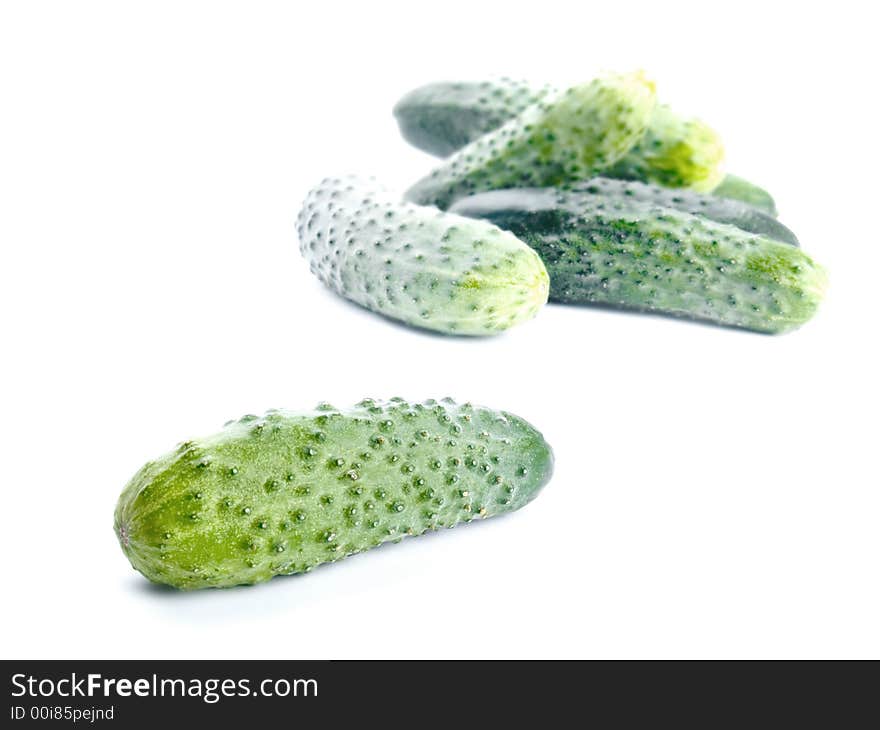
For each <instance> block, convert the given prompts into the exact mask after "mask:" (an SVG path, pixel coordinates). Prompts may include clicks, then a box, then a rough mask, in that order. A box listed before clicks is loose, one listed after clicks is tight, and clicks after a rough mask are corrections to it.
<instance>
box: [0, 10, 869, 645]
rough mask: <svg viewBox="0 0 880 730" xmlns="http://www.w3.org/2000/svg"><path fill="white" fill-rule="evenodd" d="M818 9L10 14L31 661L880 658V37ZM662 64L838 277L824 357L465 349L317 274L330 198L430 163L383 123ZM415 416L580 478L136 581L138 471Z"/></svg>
mask: <svg viewBox="0 0 880 730" xmlns="http://www.w3.org/2000/svg"><path fill="white" fill-rule="evenodd" d="M815 5H818V4H815ZM815 5H814V4H812V3H801V4H798V5H797V6H796V7H795V6H794V5H791V4H788V3H778V4H774V3H769V2H762V3H746V2H740V3H736V4H730V3H728V4H726V5H724V6H723V7H721V6H717V7H716V6H712V7H711V8H710V6H709V5H707V4H706V3H692V4H690V3H688V4H685V3H674V2H664V3H653V2H643V3H610V2H605V3H571V2H565V3H554V2H548V1H546V0H542V2H540V3H538V4H534V3H529V4H525V3H523V4H521V6H520V4H517V3H511V2H498V3H477V2H467V3H458V2H448V1H444V2H441V3H431V4H424V5H422V4H418V3H402V4H401V5H400V6H399V7H395V6H392V5H389V4H381V3H376V2H370V3H357V4H355V3H352V4H350V5H349V4H341V3H332V2H326V1H325V2H320V3H293V2H289V3H267V2H247V3H245V2H241V3H226V2H201V3H198V2H179V1H175V2H155V1H154V2H151V3H125V2H103V3H98V2H80V3H69V2H56V3H53V2H5V3H3V5H2V6H0V246H2V248H0V251H2V267H0V276H2V285H0V298H2V302H0V304H2V344H3V351H4V354H3V355H2V368H3V374H2V379H0V388H2V408H3V418H2V422H0V429H2V445H3V456H2V461H0V483H2V490H3V491H2V502H0V504H2V512H0V515H2V532H0V535H2V541H3V542H2V556H3V584H4V590H5V597H4V599H3V601H2V605H0V611H2V616H3V620H2V622H0V631H2V635H0V644H2V654H3V656H4V657H7V658H25V657H29V658H43V657H58V658H73V657H76V658H97V657H101V658H137V657H169V658H170V657H174V658H211V657H233V658H234V657H245V658H337V657H874V658H877V657H878V656H880V621H878V616H880V586H878V578H880V571H878V556H880V496H878V485H880V480H878V453H877V445H878V426H877V423H878V412H880V399H878V386H877V375H878V364H880V363H878V357H877V351H876V347H877V344H878V343H877V339H878V338H877V332H878V325H877V322H878V311H877V297H878V294H877V291H878V281H880V280H878V276H880V273H878V272H880V255H878V249H880V242H878V230H880V229H878V225H877V210H878V192H877V170H878V159H877V143H876V140H877V132H876V123H877V115H876V110H877V108H876V98H877V92H876V70H877V67H878V63H877V62H878V58H877V57H876V53H875V50H874V49H875V48H876V38H875V30H876V27H875V26H874V25H873V24H872V23H870V22H869V20H868V18H867V17H863V16H861V17H860V11H859V8H860V7H861V6H862V5H863V4H862V3H846V2H836V3H833V4H830V5H824V4H823V7H826V8H827V9H826V11H825V12H823V13H820V12H818V11H817V10H815V9H814V8H815ZM514 6H517V7H514ZM780 8H784V9H780ZM638 67H643V68H645V69H647V70H648V72H649V73H650V75H651V76H652V77H653V78H654V79H655V80H656V81H657V85H658V91H659V94H660V96H661V97H662V98H663V99H664V100H665V101H669V102H671V103H673V104H675V105H676V106H677V107H678V108H680V109H682V110H684V111H691V112H697V113H699V114H700V115H701V116H702V117H704V118H705V119H706V120H707V121H708V122H710V123H711V124H713V125H714V126H716V127H717V128H718V129H719V130H720V132H721V133H722V134H723V136H724V138H725V140H726V145H727V150H728V161H729V169H730V170H732V171H735V172H737V173H739V174H741V175H743V176H746V177H748V178H750V179H753V180H755V181H756V182H759V183H761V184H763V185H765V186H766V187H768V188H769V189H770V190H771V191H772V192H773V193H774V194H775V195H776V197H777V200H778V203H779V207H780V210H781V213H782V220H783V221H784V222H785V223H787V224H788V225H790V226H791V227H792V228H793V229H794V230H795V231H796V232H797V233H798V235H799V236H800V238H801V241H802V243H803V245H804V247H805V249H806V250H807V251H808V252H810V253H811V254H812V255H813V256H814V257H815V258H817V259H818V260H819V261H820V262H822V263H824V264H825V265H826V266H827V267H828V268H829V270H830V274H831V289H830V292H829V295H828V298H827V300H826V303H825V305H824V306H823V308H822V309H821V311H820V313H819V315H818V316H817V317H816V318H815V320H813V321H812V322H810V323H809V324H807V325H806V326H805V327H803V329H801V330H800V331H798V332H795V333H792V334H789V335H785V336H779V337H768V336H760V335H755V334H749V333H745V332H738V331H732V330H725V329H720V328H713V327H708V326H701V325H696V324H690V323H686V322H680V321H675V320H669V319H664V318H659V317H646V316H639V315H633V314H617V313H613V312H608V311H596V310H590V309H587V308H576V307H568V308H566V307H559V306H548V307H547V308H546V309H545V310H544V311H543V312H542V313H541V314H540V315H539V316H538V318H537V319H536V320H534V321H533V322H530V323H528V324H526V325H524V326H521V327H519V328H516V329H514V330H511V331H509V332H508V333H507V334H504V335H502V336H500V337H497V338H495V339H484V340H467V339H450V338H445V337H438V336H432V335H427V334H422V333H419V332H416V331H413V330H409V329H406V328H404V327H399V326H396V325H393V324H390V323H389V322H387V321H383V320H382V319H380V318H378V317H376V316H374V315H372V314H370V313H368V312H365V311H363V310H359V309H358V308H356V307H355V306H353V305H350V304H347V303H346V302H344V301H342V300H340V299H337V298H336V297H335V296H333V295H332V294H330V293H328V292H327V291H325V290H324V289H323V288H322V286H321V285H320V283H319V282H318V281H317V280H316V279H314V278H313V277H312V276H311V275H310V274H309V272H308V267H307V266H306V264H305V263H304V261H303V260H302V259H301V258H300V256H299V253H298V249H297V242H296V236H295V231H294V218H295V215H296V212H297V207H298V205H299V202H300V201H301V199H302V198H303V196H304V195H305V193H306V191H307V190H308V188H309V187H310V186H311V185H313V184H314V183H316V182H317V181H318V180H320V179H321V178H322V177H324V176H326V175H335V174H340V173H348V172H356V173H360V174H366V175H375V176H377V177H379V178H381V179H382V180H384V181H386V182H387V183H388V184H390V185H392V186H400V187H404V186H406V185H407V184H408V183H409V182H411V181H413V180H414V179H416V178H417V177H419V176H421V175H422V174H423V173H424V172H426V171H427V170H428V169H430V167H431V165H432V160H431V159H430V158H429V157H428V156H426V155H424V154H422V153H420V152H418V151H416V150H414V149H412V148H410V147H408V146H407V145H406V144H405V143H404V142H403V141H402V140H401V139H400V138H399V136H398V133H397V130H396V126H395V123H394V121H393V119H392V117H391V112H390V110H391V106H392V105H393V103H394V101H395V100H396V98H397V97H398V96H399V95H400V94H402V93H403V92H405V91H407V90H408V89H409V88H411V87H413V86H416V85H419V84H421V83H425V82H427V81H432V80H438V79H454V78H480V77H484V76H491V75H500V74H507V75H511V76H518V77H522V76H525V77H531V78H534V79H539V80H545V79H546V80H551V81H556V82H559V83H564V82H566V81H569V80H573V81H578V80H585V79H588V78H590V77H591V76H592V75H593V74H594V73H595V72H596V71H597V70H600V69H615V70H618V69H619V70H627V69H631V68H638ZM398 394H399V395H403V396H406V397H409V398H418V399H422V398H426V397H437V398H439V397H442V396H445V395H452V396H454V397H456V398H459V399H471V400H473V401H476V402H479V403H483V404H486V405H490V406H494V407H499V408H504V409H507V410H511V411H514V412H516V413H518V414H520V415H522V416H524V417H526V418H527V419H529V420H531V421H532V422H533V423H534V424H536V425H537V426H538V427H539V428H541V429H542V430H543V432H544V433H545V435H546V437H547V438H548V440H549V441H550V442H551V443H552V444H553V446H554V449H555V451H556V457H557V472H556V476H555V478H554V479H553V481H552V482H551V483H550V485H549V486H548V487H547V489H546V490H545V492H544V493H543V494H542V496H541V497H540V498H539V499H538V500H537V501H535V502H534V503H532V504H531V505H530V506H528V507H527V508H526V509H524V510H522V511H521V512H518V513H516V514H514V515H511V516H509V517H505V518H499V519H497V520H490V521H487V522H485V523H480V524H474V525H471V526H468V527H464V528H461V529H457V530H454V531H452V532H445V531H444V532H443V533H442V534H438V535H432V536H429V537H425V538H420V539H417V540H410V541H408V542H407V541H405V542H404V543H402V544H400V545H396V546H389V547H384V548H382V549H380V550H377V551H374V552H372V553H367V554H365V555H361V556H358V557H355V558H352V559H350V560H346V561H343V562H342V563H339V564H336V565H333V566H330V567H326V568H322V569H319V570H317V571H315V572H314V573H312V574H310V575H308V576H305V577H293V578H284V579H276V580H273V581H271V582H269V583H267V584H264V585H262V586H259V587H254V588H246V589H233V590H226V591H204V592H198V593H190V594H183V593H177V592H171V591H167V590H162V589H157V588H155V587H152V586H150V585H149V584H148V582H147V581H146V580H145V579H144V578H142V577H141V576H140V575H139V574H137V573H135V572H134V571H133V570H132V569H131V568H130V566H129V564H128V562H127V561H126V559H125V557H124V556H123V554H122V552H121V550H120V549H119V547H118V545H117V543H116V538H115V536H114V534H113V530H112V512H113V508H114V506H115V502H116V498H117V496H118V494H119V492H120V491H121V489H122V487H123V485H124V484H125V482H126V481H127V480H128V478H129V477H130V476H131V475H132V474H133V473H134V471H135V470H136V469H137V468H138V467H139V466H140V465H141V464H142V463H143V462H144V461H146V460H147V459H150V458H152V457H154V456H157V455H158V454H160V453H162V452H163V451H165V450H167V449H169V448H171V447H172V446H173V445H174V444H175V443H177V442H178V441H181V440H183V439H185V438H187V437H190V436H198V435H205V434H207V433H210V432H212V431H214V430H216V429H217V428H219V426H220V425H221V424H222V423H223V422H224V421H226V420H227V419H229V418H233V417H237V416H239V415H241V414H242V413H246V412H261V411H262V410H263V409H266V408H270V407H289V408H306V407H311V406H312V405H314V404H315V403H316V402H317V401H319V400H330V401H332V402H333V403H336V404H340V405H349V404H351V403H353V402H355V401H357V400H359V399H361V398H362V397H364V396H374V397H389V396H392V395H398Z"/></svg>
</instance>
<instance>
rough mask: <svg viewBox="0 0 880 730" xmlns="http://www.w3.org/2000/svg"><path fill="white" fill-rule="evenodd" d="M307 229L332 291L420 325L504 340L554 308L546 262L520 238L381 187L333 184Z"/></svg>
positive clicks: (313, 260)
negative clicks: (409, 200)
mask: <svg viewBox="0 0 880 730" xmlns="http://www.w3.org/2000/svg"><path fill="white" fill-rule="evenodd" d="M297 228H298V232H299V239H300V250H301V252H302V254H303V256H304V257H305V258H306V260H307V261H308V262H309V265H310V267H311V270H312V272H313V273H314V274H315V275H316V276H317V277H318V278H319V279H321V281H323V282H324V283H325V284H326V285H327V286H329V287H330V288H331V289H333V290H334V291H336V292H337V293H338V294H340V295H342V296H344V297H346V298H348V299H351V300H352V301H354V302H357V303H358V304H360V305H361V306H363V307H366V308H367V309H370V310H373V311H375V312H378V313H380V314H383V315H385V316H387V317H391V318H393V319H397V320H400V321H402V322H406V323H407V324H410V325H413V326H416V327H422V328H425V329H430V330H434V331H437V332H443V333H446V334H456V335H489V334H497V333H498V332H501V331H502V330H505V329H507V328H509V327H512V326H514V325H516V324H519V323H520V322H524V321H526V320H529V319H531V318H532V317H534V316H535V315H536V314H537V312H538V310H539V309H540V308H541V307H542V306H543V305H544V304H545V303H546V301H547V296H548V292H549V286H550V282H549V278H548V276H547V271H546V270H545V268H544V265H543V264H542V263H541V260H540V258H539V257H538V256H537V255H536V254H535V252H534V251H532V250H531V249H530V248H529V247H528V246H526V245H525V244H524V243H523V242H522V241H519V240H518V239H517V238H515V237H514V236H513V235H512V234H510V233H508V232H506V231H502V230H500V229H499V228H497V227H496V226H494V225H491V224H489V223H486V222H485V221H476V220H472V219H468V218H461V217H459V216H454V215H450V214H448V213H443V212H441V211H439V210H437V209H436V208H427V207H422V206H416V205H412V204H408V203H402V202H400V201H399V199H398V198H397V197H396V196H395V195H393V194H391V193H389V192H387V191H385V190H384V189H382V188H381V186H379V185H378V184H376V183H375V182H373V181H366V180H361V179H358V178H329V179H327V180H324V181H323V182H322V183H321V184H320V185H319V186H318V187H316V188H314V189H313V190H312V191H311V192H310V193H309V194H308V196H307V197H306V200H305V202H304V204H303V207H302V210H301V211H300V214H299V218H298V221H297Z"/></svg>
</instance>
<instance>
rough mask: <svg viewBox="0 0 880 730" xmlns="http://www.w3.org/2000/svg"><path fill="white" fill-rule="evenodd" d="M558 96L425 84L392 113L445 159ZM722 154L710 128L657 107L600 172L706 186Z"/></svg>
mask: <svg viewBox="0 0 880 730" xmlns="http://www.w3.org/2000/svg"><path fill="white" fill-rule="evenodd" d="M556 93H558V91H557V90H556V89H553V88H552V87H550V86H536V85H532V84H529V83H527V82H523V81H514V80H511V79H500V80H497V81H482V82H472V83H468V82H451V83H435V84H427V85H426V86H421V87H419V88H417V89H414V90H413V91H411V92H409V93H408V94H406V95H405V96H404V97H403V98H402V99H401V100H400V101H399V102H398V103H397V104H396V105H395V107H394V116H395V118H396V119H397V123H398V126H399V127H400V131H401V134H402V135H403V137H404V138H405V139H406V140H407V141H408V142H410V143H411V144H412V145H414V146H415V147H418V148H419V149H422V150H425V151H426V152H430V153H431V154H434V155H439V156H442V157H445V156H447V155H449V154H451V153H453V152H455V151H456V150H458V149H459V148H460V147H463V146H464V145H466V144H468V143H470V142H473V141H474V140H476V139H478V138H479V137H481V136H483V135H484V134H487V133H489V132H492V131H494V130H496V129H497V128H498V127H500V126H501V125H502V124H504V123H506V122H508V121H509V120H510V119H513V118H514V117H516V116H517V115H519V114H522V113H523V111H525V110H526V109H527V108H528V107H529V106H530V105H532V104H535V103H537V102H539V101H541V100H544V99H546V98H548V97H551V96H552V95H553V94H556ZM723 157H724V150H723V147H722V145H721V140H720V138H719V137H718V135H717V133H716V132H715V131H714V130H713V129H712V128H711V127H709V126H707V125H706V124H705V123H703V122H701V121H700V120H698V119H693V118H686V117H682V116H680V115H678V114H676V113H675V112H674V111H673V110H672V109H670V108H669V107H668V106H665V105H657V106H656V107H655V109H654V112H653V115H652V116H651V119H650V123H649V124H648V127H647V130H646V132H645V135H644V136H643V137H642V139H640V140H639V141H638V142H637V143H636V144H635V145H634V146H633V148H632V149H631V150H630V151H629V152H627V153H626V154H625V155H624V156H623V158H621V159H620V160H619V161H618V162H617V163H616V164H614V165H612V166H610V167H609V168H608V169H606V170H605V171H604V172H603V173H602V174H603V175H604V176H605V177H614V178H620V179H625V180H642V181H645V182H653V183H657V184H658V185H665V186H667V187H688V188H692V189H694V190H700V191H709V190H712V189H713V188H714V187H715V186H716V185H718V183H719V182H720V181H721V179H722V178H723V176H724V175H723V173H722V171H721V162H722V159H723Z"/></svg>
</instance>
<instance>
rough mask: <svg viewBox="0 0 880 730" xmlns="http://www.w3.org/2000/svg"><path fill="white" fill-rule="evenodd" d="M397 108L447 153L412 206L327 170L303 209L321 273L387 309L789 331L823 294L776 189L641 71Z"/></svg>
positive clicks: (437, 323) (505, 322) (423, 323)
mask: <svg viewBox="0 0 880 730" xmlns="http://www.w3.org/2000/svg"><path fill="white" fill-rule="evenodd" d="M394 115H395V117H396V118H397V121H398V124H399V126H400V130H401V133H402V134H403V136H404V138H406V139H407V140H408V141H409V142H410V143H412V144H413V145H415V146H416V147H419V148H420V149H422V150H424V151H426V152H429V153H432V154H435V155H438V156H443V157H445V159H444V160H443V161H442V162H441V163H440V164H439V165H438V166H437V167H436V168H435V169H434V170H433V171H432V172H430V173H429V174H428V175H426V176H425V177H424V178H422V179H421V180H419V181H418V182H416V183H415V184H414V185H412V187H410V188H409V190H407V191H406V193H405V194H404V195H403V199H402V200H401V197H400V196H399V195H397V194H394V193H392V192H389V191H387V190H385V189H383V188H382V187H381V186H380V185H379V184H378V183H376V182H375V181H372V180H364V179H359V178H330V179H327V180H324V181H323V182H322V183H321V184H320V185H318V186H317V187H315V188H314V189H313V190H312V191H311V192H310V193H309V195H308V196H307V198H306V201H305V204H304V205H303V208H302V210H301V212H300V214H299V218H298V233H299V239H300V245H301V251H302V254H303V256H304V257H305V258H306V259H307V260H308V262H309V264H310V266H311V269H312V271H313V272H314V273H315V274H316V275H317V276H318V277H319V278H320V279H321V280H322V281H323V282H324V283H325V284H327V285H328V286H329V287H331V288H332V289H333V290H335V291H336V292H338V293H339V294H340V295H342V296H344V297H346V298H348V299H351V300H353V301H355V302H357V303H359V304H361V305H362V306H364V307H366V308H368V309H371V310H373V311H375V312H378V313H380V314H383V315H386V316H388V317H391V318H394V319H397V320H401V321H403V322H406V323H408V324H411V325H415V326H419V327H423V328H426V329H431V330H435V331H439V332H445V333H449V334H459V335H485V334H491V333H495V332H499V331H502V330H505V329H507V328H509V327H511V326H513V325H515V324H517V323H519V322H521V321H524V320H526V319H530V318H531V317H533V316H534V315H535V314H536V313H537V312H538V310H539V309H540V308H541V306H542V305H543V304H544V303H545V302H546V301H547V300H548V299H549V300H550V301H557V302H565V303H570V304H601V305H605V306H614V307H620V308H625V309H632V310H643V311H650V312H659V313H664V314H669V315H677V316H682V317H689V318H692V319H699V320H703V321H709V322H715V323H718V324H722V325H728V326H734V327H740V328H744V329H749V330H755V331H759V332H768V333H780V332H786V331H788V330H791V329H794V328H796V327H799V326H800V325H802V324H803V323H804V322H806V321H807V320H808V319H810V318H811V317H812V316H813V314H814V313H815V311H816V309H817V307H818V304H819V301H820V300H821V298H822V296H823V293H824V290H825V287H826V275H825V272H824V270H823V269H822V267H821V266H819V265H818V264H817V263H815V262H814V261H813V260H812V259H811V258H810V257H809V256H808V255H806V254H805V253H804V252H803V251H802V250H800V248H799V245H798V240H797V238H796V236H795V235H794V233H792V232H791V231H790V230H789V229H788V228H786V227H785V226H784V225H783V224H782V223H780V222H779V221H778V220H777V219H776V213H777V211H776V205H775V202H774V201H773V198H772V197H771V196H770V194H769V193H767V192H766V191H764V190H763V189H761V188H760V187H758V186H756V185H753V184H751V183H749V182H747V181H746V180H744V179H742V178H738V177H735V176H732V175H726V174H725V173H724V170H723V166H722V162H723V157H724V153H723V146H722V144H721V140H720V139H719V137H718V135H717V134H716V133H715V132H714V130H712V129H711V128H710V127H709V126H707V125H706V124H705V123H703V122H701V121H700V120H698V119H693V118H687V117H683V116H680V115H678V114H676V113H675V111H674V110H673V109H671V108H670V107H668V106H666V105H663V104H658V103H657V100H656V94H655V89H654V84H653V83H652V82H651V81H649V80H648V79H647V78H646V77H645V75H644V74H643V73H641V72H637V73H629V74H609V75H606V76H602V77H599V78H597V79H594V80H593V81H591V82H589V83H586V84H582V85H579V86H574V87H571V88H568V89H564V90H560V89H555V88H552V87H550V86H533V85H529V84H526V83H522V82H516V81H511V80H507V79H502V80H499V81H485V82H477V83H437V84H429V85H427V86H423V87H420V88H418V89H415V90H413V91H411V92H410V93H408V94H406V95H405V96H404V97H403V98H402V99H401V100H400V101H399V102H398V103H397V105H396V106H395V108H394ZM535 254H537V255H535ZM548 282H549V286H548Z"/></svg>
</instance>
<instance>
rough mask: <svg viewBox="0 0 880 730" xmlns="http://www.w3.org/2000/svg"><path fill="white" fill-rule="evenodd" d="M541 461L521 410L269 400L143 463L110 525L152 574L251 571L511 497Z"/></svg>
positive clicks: (508, 504)
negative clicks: (287, 405)
mask: <svg viewBox="0 0 880 730" xmlns="http://www.w3.org/2000/svg"><path fill="white" fill-rule="evenodd" d="M552 471H553V453H552V451H551V449H550V446H549V445H548V444H547V443H546V441H544V439H543V437H542V436H541V434H540V433H539V432H538V431H536V430H535V429H534V428H533V427H532V426H530V425H529V424H528V423H526V422H525V421H524V420H522V419H521V418H519V417H517V416H514V415H512V414H510V413H505V412H503V411H493V410H489V409H487V408H482V407H478V406H471V405H469V404H464V405H457V404H456V403H454V402H453V401H452V400H450V399H444V400H442V401H440V402H437V401H434V400H427V401H424V402H423V403H414V404H413V403H408V402H407V401H404V400H403V399H400V398H392V399H391V400H390V401H384V402H383V401H374V400H369V399H368V400H364V401H362V402H360V403H358V404H357V405H356V406H354V407H353V408H349V409H346V410H338V409H336V408H333V407H332V406H330V405H327V404H324V405H319V406H318V407H317V408H316V409H315V410H314V411H310V412H303V413H294V412H289V411H269V412H268V413H266V415H264V416H263V417H261V418H257V417H256V416H245V417H243V418H241V419H239V420H237V421H234V422H229V423H228V424H227V425H226V426H225V427H224V429H223V430H222V431H220V432H219V433H217V434H215V435H213V436H209V437H207V438H204V439H199V440H196V441H186V442H184V443H182V444H180V445H179V446H178V447H177V448H176V449H174V450H173V451H170V452H169V453H167V454H165V455H164V456H160V457H159V458H158V459H156V460H155V461H151V462H149V463H147V464H146V465H145V466H144V467H143V468H142V469H140V471H138V472H137V474H135V476H134V477H133V478H132V480H131V481H130V482H129V483H128V485H127V486H126V487H125V489H124V491H123V492H122V495H121V496H120V498H119V503H118V505H117V507H116V512H115V518H114V529H115V532H116V535H117V538H118V539H119V543H120V545H121V546H122V550H123V552H124V553H125V555H126V556H127V557H128V559H129V561H130V562H131V564H132V566H133V567H134V568H135V569H136V570H138V571H140V572H141V573H143V575H144V576H146V577H147V578H148V579H150V580H151V581H154V582H156V583H164V584H167V585H171V586H174V587H176V588H181V589H193V588H208V587H226V586H234V585H241V584H253V583H259V582H261V581H265V580H268V579H269V578H272V577H273V576H276V575H287V574H292V573H303V572H308V571H310V570H311V569H312V568H314V567H315V566H317V565H320V564H322V563H327V562H332V561H336V560H340V559H342V558H344V557H347V556H349V555H354V554H355V553H360V552H363V551H365V550H369V549H370V548H373V547H376V546H378V545H381V544H382V543H384V542H388V541H399V540H400V539H401V538H403V537H405V536H407V535H421V534H423V533H425V532H428V531H429V530H437V529H439V528H441V527H454V526H455V525H457V524H459V523H461V522H470V521H471V520H473V519H475V518H485V517H492V516H494V515H498V514H502V513H504V512H511V511H513V510H516V509H519V508H520V507H522V506H524V505H525V504H527V503H528V502H529V501H531V500H532V499H533V498H534V497H535V496H536V495H537V494H538V492H539V491H540V490H541V488H542V487H543V486H544V485H545V484H546V483H547V481H548V480H549V479H550V476H551V474H552Z"/></svg>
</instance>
